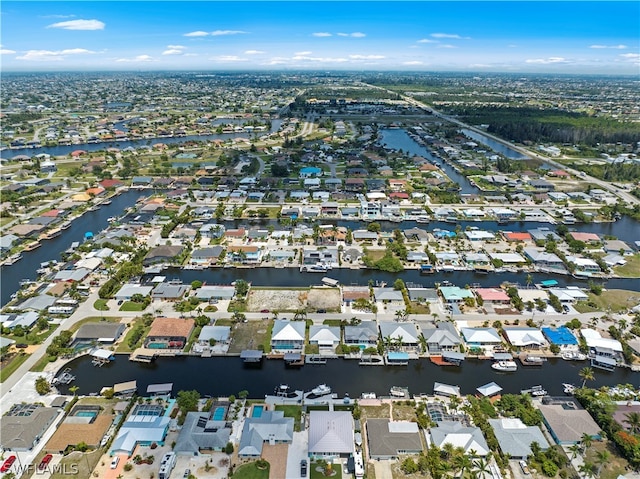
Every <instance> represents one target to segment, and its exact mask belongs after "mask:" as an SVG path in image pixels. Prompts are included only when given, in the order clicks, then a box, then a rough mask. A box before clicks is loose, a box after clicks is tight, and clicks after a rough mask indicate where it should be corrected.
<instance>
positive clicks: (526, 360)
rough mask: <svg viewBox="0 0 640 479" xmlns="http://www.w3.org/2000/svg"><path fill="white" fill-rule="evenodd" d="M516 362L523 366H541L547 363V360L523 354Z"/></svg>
mask: <svg viewBox="0 0 640 479" xmlns="http://www.w3.org/2000/svg"><path fill="white" fill-rule="evenodd" d="M518 360H519V361H520V364H522V365H523V366H542V365H543V364H544V363H545V362H546V361H547V358H545V357H543V356H531V355H529V354H525V355H520V356H518Z"/></svg>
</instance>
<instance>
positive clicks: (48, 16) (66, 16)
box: [41, 15, 75, 18]
mask: <svg viewBox="0 0 640 479" xmlns="http://www.w3.org/2000/svg"><path fill="white" fill-rule="evenodd" d="M73 17H75V15H42V17H41V18H73Z"/></svg>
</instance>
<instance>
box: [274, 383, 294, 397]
mask: <svg viewBox="0 0 640 479" xmlns="http://www.w3.org/2000/svg"><path fill="white" fill-rule="evenodd" d="M290 393H291V388H290V387H289V385H288V384H279V385H278V386H276V389H275V391H273V394H274V395H276V396H278V397H288V396H289V394H290Z"/></svg>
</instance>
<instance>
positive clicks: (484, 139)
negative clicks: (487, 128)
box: [461, 128, 527, 160]
mask: <svg viewBox="0 0 640 479" xmlns="http://www.w3.org/2000/svg"><path fill="white" fill-rule="evenodd" d="M461 131H462V133H463V134H464V135H465V136H466V137H468V138H471V139H472V140H475V141H478V142H480V143H482V144H483V145H486V146H488V147H489V148H491V149H492V150H493V151H495V152H496V153H500V154H501V155H504V156H506V157H507V158H510V159H512V160H526V159H527V157H526V156H525V155H523V154H522V153H520V152H519V151H517V150H514V149H513V148H509V147H508V146H507V145H505V144H503V143H499V142H497V141H496V140H494V139H493V138H489V137H488V136H486V135H482V134H481V133H478V132H476V131H472V130H467V129H466V128H463V129H462V130H461Z"/></svg>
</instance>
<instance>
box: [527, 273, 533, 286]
mask: <svg viewBox="0 0 640 479" xmlns="http://www.w3.org/2000/svg"><path fill="white" fill-rule="evenodd" d="M526 283H527V289H528V288H529V286H531V283H533V276H531V275H530V274H528V275H527V279H526Z"/></svg>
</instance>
